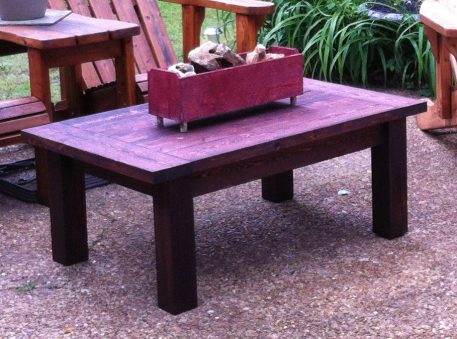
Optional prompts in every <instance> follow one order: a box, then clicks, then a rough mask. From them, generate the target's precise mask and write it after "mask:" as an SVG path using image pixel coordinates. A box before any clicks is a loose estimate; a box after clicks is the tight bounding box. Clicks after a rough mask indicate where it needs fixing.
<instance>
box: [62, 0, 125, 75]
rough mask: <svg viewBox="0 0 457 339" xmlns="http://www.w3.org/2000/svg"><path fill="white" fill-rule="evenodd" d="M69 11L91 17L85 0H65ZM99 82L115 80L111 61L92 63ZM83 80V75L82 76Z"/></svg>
mask: <svg viewBox="0 0 457 339" xmlns="http://www.w3.org/2000/svg"><path fill="white" fill-rule="evenodd" d="M67 1H68V5H69V7H70V9H71V10H72V11H73V12H75V13H77V14H81V15H85V16H93V15H92V13H91V11H90V9H89V7H88V6H87V4H86V1H85V0H67ZM93 64H94V67H95V69H96V72H97V73H98V75H99V76H100V79H101V82H102V83H104V84H106V83H110V82H113V81H115V80H116V71H115V68H114V64H113V61H112V60H99V61H95V62H93ZM83 78H85V75H83Z"/></svg>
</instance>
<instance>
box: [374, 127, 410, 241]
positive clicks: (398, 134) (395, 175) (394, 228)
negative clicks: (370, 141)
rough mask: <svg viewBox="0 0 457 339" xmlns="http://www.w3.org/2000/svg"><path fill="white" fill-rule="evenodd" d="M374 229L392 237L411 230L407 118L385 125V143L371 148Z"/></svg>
mask: <svg viewBox="0 0 457 339" xmlns="http://www.w3.org/2000/svg"><path fill="white" fill-rule="evenodd" d="M371 168H372V190H373V232H375V233H376V234H378V235H379V236H381V237H384V238H387V239H393V238H396V237H399V236H401V235H403V234H405V233H406V232H407V231H408V209H407V181H406V180H407V172H406V119H405V118H403V119H400V120H396V121H393V122H389V123H387V124H386V125H385V139H384V143H383V144H381V145H379V146H375V147H373V148H372V149H371Z"/></svg>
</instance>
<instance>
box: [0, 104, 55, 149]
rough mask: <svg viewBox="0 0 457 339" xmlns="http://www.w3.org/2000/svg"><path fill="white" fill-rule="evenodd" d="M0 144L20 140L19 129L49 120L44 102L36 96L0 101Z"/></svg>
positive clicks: (38, 124) (45, 122)
mask: <svg viewBox="0 0 457 339" xmlns="http://www.w3.org/2000/svg"><path fill="white" fill-rule="evenodd" d="M0 117H1V118H0V119H1V120H0V145H8V144H14V143H18V142H20V134H19V131H20V130H22V129H25V128H30V127H34V126H40V125H44V124H47V123H49V122H50V120H49V115H48V112H47V111H46V106H45V105H44V103H43V102H42V101H41V100H39V99H38V98H36V97H33V96H30V97H24V98H18V99H11V100H3V101H0Z"/></svg>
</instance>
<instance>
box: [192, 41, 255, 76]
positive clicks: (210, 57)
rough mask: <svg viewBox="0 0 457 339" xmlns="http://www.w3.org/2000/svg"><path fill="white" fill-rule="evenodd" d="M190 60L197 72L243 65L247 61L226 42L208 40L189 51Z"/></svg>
mask: <svg viewBox="0 0 457 339" xmlns="http://www.w3.org/2000/svg"><path fill="white" fill-rule="evenodd" d="M189 61H190V62H191V63H192V65H193V66H194V68H195V72H196V73H203V72H208V71H214V70H216V69H221V68H227V67H232V66H238V65H243V64H245V63H246V62H245V61H244V59H243V58H242V57H240V56H239V55H238V54H236V53H234V52H232V50H231V49H230V48H228V47H227V46H226V45H225V44H216V43H214V42H211V41H208V42H206V43H204V44H203V45H201V46H200V47H197V48H195V49H193V50H191V51H190V52H189Z"/></svg>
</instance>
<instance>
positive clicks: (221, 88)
mask: <svg viewBox="0 0 457 339" xmlns="http://www.w3.org/2000/svg"><path fill="white" fill-rule="evenodd" d="M268 52H270V53H283V54H285V57H284V58H280V59H275V60H269V61H264V62H259V63H255V64H251V65H241V66H236V67H231V68H225V69H221V70H216V71H211V72H207V73H201V74H197V75H194V76H190V77H186V78H179V77H178V75H177V74H175V73H173V72H170V71H168V70H163V69H152V70H151V71H149V74H148V82H149V112H150V113H151V114H153V115H156V116H157V117H161V118H168V119H172V120H176V121H179V122H181V123H187V122H188V121H192V120H197V119H201V118H206V117H209V116H214V115H217V114H221V113H225V112H230V111H235V110H239V109H243V108H247V107H252V106H256V105H261V104H265V103H268V102H272V101H275V100H279V99H284V98H288V97H291V98H293V97H295V96H297V95H300V94H302V93H303V56H302V55H301V54H300V53H299V52H298V50H296V49H293V48H285V47H271V48H269V49H268Z"/></svg>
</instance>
